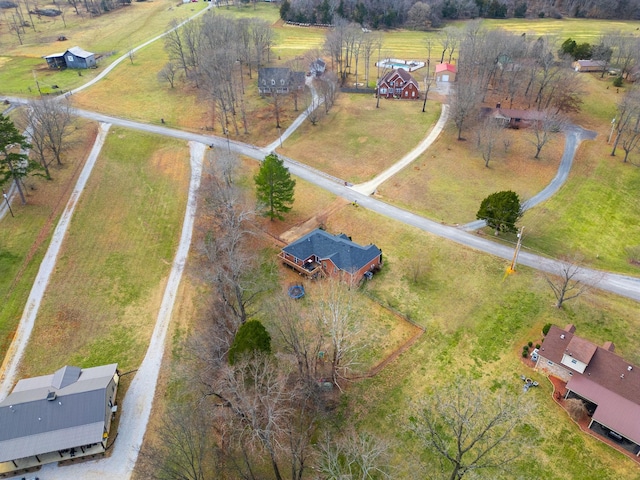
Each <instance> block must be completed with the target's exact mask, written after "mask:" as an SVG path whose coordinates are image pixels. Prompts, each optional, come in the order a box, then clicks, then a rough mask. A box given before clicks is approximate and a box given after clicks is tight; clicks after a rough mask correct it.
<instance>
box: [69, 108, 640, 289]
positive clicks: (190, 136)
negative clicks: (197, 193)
mask: <svg viewBox="0 0 640 480" xmlns="http://www.w3.org/2000/svg"><path fill="white" fill-rule="evenodd" d="M74 113H75V114H76V115H78V116H81V117H84V118H89V119H91V120H95V121H98V122H106V123H112V124H114V125H118V126H122V127H126V128H132V129H134V130H141V131H145V132H149V133H155V134H157V135H166V136H170V137H174V138H179V139H182V140H185V141H195V142H201V143H205V144H207V145H214V146H216V147H218V148H227V145H226V144H227V140H226V138H219V137H215V136H210V135H202V134H197V133H191V132H185V131H181V130H174V129H171V128H168V127H166V126H159V125H147V124H144V123H140V122H134V121H131V120H125V119H120V118H116V117H110V116H107V115H103V114H100V113H94V112H88V111H85V110H74ZM575 138H576V142H577V139H578V137H577V136H576V137H575ZM576 147H577V143H576ZM229 148H230V149H231V150H233V151H235V152H237V153H239V154H241V155H246V156H248V157H251V158H254V159H256V160H258V161H262V160H263V159H264V154H265V152H264V150H262V149H260V148H258V147H254V146H252V145H248V144H246V143H242V142H237V141H230V142H229ZM282 158H283V159H284V161H285V165H286V166H287V167H288V168H289V170H290V171H291V173H292V174H294V175H296V176H298V177H300V178H302V179H304V180H306V181H308V182H310V183H312V184H314V185H317V186H319V187H320V188H324V189H325V190H328V191H330V192H332V193H334V194H335V195H338V196H340V197H343V198H346V199H348V200H350V201H352V202H353V201H357V202H358V204H360V205H361V206H363V207H366V208H369V209H370V210H373V211H375V212H377V213H379V214H381V215H385V216H387V217H390V218H393V219H395V220H397V221H400V222H403V223H406V224H407V225H411V226H414V227H416V228H419V229H421V230H424V231H426V232H429V233H432V234H434V235H438V236H440V237H443V238H446V239H448V240H452V241H454V242H456V243H459V244H461V245H465V246H467V247H470V248H473V249H475V250H480V251H482V252H485V253H489V254H491V255H495V256H498V257H501V258H504V259H507V260H510V259H511V258H512V256H513V248H511V247H507V246H504V245H500V244H498V243H495V242H492V241H491V240H487V239H484V238H480V237H477V236H475V235H472V234H470V233H468V232H466V231H463V230H461V229H459V228H455V227H449V226H446V225H442V224H440V223H437V222H434V221H432V220H428V219H426V218H423V217H421V216H420V215H416V214H415V213H411V212H409V211H407V210H404V209H402V208H399V207H395V206H393V205H389V204H387V203H384V202H382V201H380V200H377V199H375V198H373V197H370V196H369V195H366V194H363V193H360V192H358V191H356V190H354V189H353V188H350V187H348V186H345V185H344V182H342V181H340V180H339V179H336V178H334V177H331V176H329V175H326V174H324V173H323V172H320V171H318V170H315V169H313V168H310V167H307V166H306V165H303V164H301V163H298V162H294V161H290V160H289V159H287V158H286V157H282ZM569 165H570V164H569ZM558 188H559V187H558ZM551 193H552V192H551V190H549V191H548V193H547V194H548V195H551ZM534 198H535V197H534ZM518 261H519V263H520V264H522V265H527V266H528V267H531V268H534V269H537V270H542V271H545V272H549V273H556V272H557V271H558V269H559V267H560V265H561V262H559V261H557V260H553V259H549V258H546V257H542V256H540V255H535V254H532V253H527V252H521V253H520V256H519V257H518ZM580 279H581V280H583V281H584V282H587V283H589V284H592V285H596V284H597V287H598V288H601V289H603V290H607V291H610V292H613V293H616V294H618V295H622V296H624V297H627V298H631V299H634V300H636V301H640V278H635V277H630V276H626V275H619V274H615V273H606V272H602V271H599V270H591V269H583V271H582V274H581V275H580Z"/></svg>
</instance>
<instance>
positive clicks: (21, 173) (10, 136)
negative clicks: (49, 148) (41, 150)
mask: <svg viewBox="0 0 640 480" xmlns="http://www.w3.org/2000/svg"><path fill="white" fill-rule="evenodd" d="M30 147H31V145H29V142H27V139H26V137H25V136H24V135H21V134H20V132H19V131H18V129H17V128H16V126H15V125H14V124H13V122H12V121H11V119H10V118H9V117H5V116H4V115H2V114H1V113H0V184H2V183H4V182H6V181H7V180H13V181H14V183H15V185H16V188H17V189H18V193H19V194H20V199H21V200H22V203H23V204H25V203H27V200H26V198H25V196H24V191H23V189H22V179H23V178H24V177H26V176H27V175H28V174H29V173H31V172H32V171H34V170H38V169H39V168H40V164H39V163H38V162H34V161H33V160H31V159H30V158H29V156H28V155H27V154H26V153H22V152H21V149H22V150H25V149H27V148H30Z"/></svg>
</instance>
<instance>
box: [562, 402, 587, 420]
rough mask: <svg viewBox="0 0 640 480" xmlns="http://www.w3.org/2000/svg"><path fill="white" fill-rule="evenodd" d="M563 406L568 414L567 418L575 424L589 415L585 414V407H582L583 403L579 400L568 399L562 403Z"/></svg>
mask: <svg viewBox="0 0 640 480" xmlns="http://www.w3.org/2000/svg"><path fill="white" fill-rule="evenodd" d="M564 405H565V408H566V409H567V412H569V416H570V417H571V418H572V419H573V420H575V421H576V422H579V421H580V420H582V419H583V418H585V417H586V416H587V414H588V413H589V412H587V407H586V406H585V405H584V402H583V401H582V400H580V399H579V398H569V399H567V400H566V401H565V402H564Z"/></svg>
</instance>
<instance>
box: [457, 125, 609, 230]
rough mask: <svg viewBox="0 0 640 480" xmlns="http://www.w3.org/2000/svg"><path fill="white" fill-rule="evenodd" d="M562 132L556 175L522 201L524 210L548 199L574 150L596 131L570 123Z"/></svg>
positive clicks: (474, 226)
mask: <svg viewBox="0 0 640 480" xmlns="http://www.w3.org/2000/svg"><path fill="white" fill-rule="evenodd" d="M564 134H565V144H564V152H563V154H562V159H561V160H560V165H559V166H558V173H556V176H555V177H554V178H553V180H551V182H549V184H548V185H547V186H546V187H545V188H544V189H542V190H541V191H540V192H538V193H537V194H536V195H534V196H533V197H531V198H530V199H529V200H526V201H525V202H523V208H524V210H525V211H526V210H529V209H530V208H533V207H535V206H536V205H538V204H539V203H542V202H544V201H545V200H548V199H550V198H551V197H552V196H553V195H554V194H555V193H556V192H557V191H558V190H560V188H561V187H562V186H563V185H564V184H565V182H566V181H567V178H569V173H570V172H571V166H572V165H573V159H574V158H575V156H576V151H577V150H578V147H579V146H580V143H581V142H582V141H583V140H593V139H594V138H596V135H597V134H596V132H592V131H591V130H585V129H584V128H582V127H579V126H577V125H572V126H571V127H569V128H567V129H566V130H565V132H564ZM486 226H487V222H485V221H484V220H475V221H473V222H469V223H467V224H465V225H462V226H460V228H462V229H463V230H467V231H473V230H478V229H480V228H482V227H486Z"/></svg>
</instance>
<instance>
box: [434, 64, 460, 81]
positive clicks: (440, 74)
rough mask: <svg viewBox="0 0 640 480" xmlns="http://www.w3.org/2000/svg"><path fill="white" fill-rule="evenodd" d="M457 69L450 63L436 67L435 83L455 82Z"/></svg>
mask: <svg viewBox="0 0 640 480" xmlns="http://www.w3.org/2000/svg"><path fill="white" fill-rule="evenodd" d="M457 73H458V69H457V68H456V66H455V65H451V64H450V63H439V64H438V65H436V82H455V81H456V74H457Z"/></svg>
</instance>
